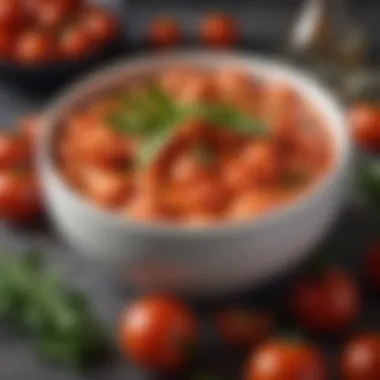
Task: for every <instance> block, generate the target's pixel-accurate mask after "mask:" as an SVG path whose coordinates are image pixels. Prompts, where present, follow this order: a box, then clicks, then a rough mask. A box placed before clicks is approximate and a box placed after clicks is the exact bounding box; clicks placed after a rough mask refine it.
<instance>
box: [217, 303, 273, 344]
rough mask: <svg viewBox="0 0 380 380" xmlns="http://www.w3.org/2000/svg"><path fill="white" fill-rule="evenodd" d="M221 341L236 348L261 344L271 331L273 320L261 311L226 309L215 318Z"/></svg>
mask: <svg viewBox="0 0 380 380" xmlns="http://www.w3.org/2000/svg"><path fill="white" fill-rule="evenodd" d="M215 324H216V328H217V331H218V333H219V335H220V336H221V338H222V339H223V341H225V342H227V343H229V344H231V345H232V346H236V347H250V346H253V345H256V344H258V343H260V342H262V341H263V340H264V339H265V338H267V337H268V336H269V334H270V333H271V331H272V329H273V325H274V321H273V318H272V317H271V316H270V315H269V314H268V313H267V312H264V311H261V310H248V309H227V310H223V311H221V312H219V313H218V314H217V315H216V317H215Z"/></svg>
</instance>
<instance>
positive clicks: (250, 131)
mask: <svg viewBox="0 0 380 380" xmlns="http://www.w3.org/2000/svg"><path fill="white" fill-rule="evenodd" d="M193 116H198V117H200V118H202V119H203V120H205V121H206V122H209V123H210V124H215V125H216V126H218V127H221V128H226V129H229V130H231V131H234V132H237V133H241V134H246V135H253V136H256V137H265V136H266V135H267V132H268V130H267V128H266V126H265V124H264V123H263V122H262V121H261V120H260V119H257V118H254V117H252V116H250V115H247V114H245V113H244V112H242V111H240V110H238V109H237V108H234V107H231V106H228V105H225V104H218V103H211V104H202V105H199V106H196V107H195V108H194V115H193Z"/></svg>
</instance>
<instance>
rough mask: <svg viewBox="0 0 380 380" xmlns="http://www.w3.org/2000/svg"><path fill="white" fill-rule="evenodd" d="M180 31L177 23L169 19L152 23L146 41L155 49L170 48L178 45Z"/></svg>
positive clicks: (164, 18) (161, 19) (158, 19)
mask: <svg viewBox="0 0 380 380" xmlns="http://www.w3.org/2000/svg"><path fill="white" fill-rule="evenodd" d="M180 39H181V31H180V28H179V25H178V23H177V22H176V21H175V20H173V19H171V18H169V17H159V18H157V19H155V20H153V21H152V23H151V24H150V26H149V30H148V41H149V43H150V44H151V45H152V46H155V47H172V46H175V45H177V44H178V43H179V41H180Z"/></svg>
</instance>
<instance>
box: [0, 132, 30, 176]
mask: <svg viewBox="0 0 380 380" xmlns="http://www.w3.org/2000/svg"><path fill="white" fill-rule="evenodd" d="M28 161H30V150H29V147H28V144H26V142H25V141H24V140H23V139H22V138H20V137H19V136H14V135H6V134H3V135H0V169H11V168H14V167H16V166H19V165H23V164H24V163H27V162H28Z"/></svg>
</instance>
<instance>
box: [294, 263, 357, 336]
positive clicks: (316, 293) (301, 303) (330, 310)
mask: <svg viewBox="0 0 380 380" xmlns="http://www.w3.org/2000/svg"><path fill="white" fill-rule="evenodd" d="M290 296H291V299H290V302H291V311H292V313H293V315H294V317H295V318H296V320H297V321H298V322H299V323H300V324H301V325H302V326H304V327H306V328H308V329H310V330H311V331H313V332H319V333H334V332H340V331H341V330H342V329H344V328H346V327H347V326H348V325H350V324H351V323H352V322H354V321H355V320H356V318H357V317H358V315H359V310H360V309H359V307H360V295H359V290H358V288H357V286H356V285H355V283H354V282H353V281H352V279H351V277H350V276H349V275H348V274H347V273H345V272H343V271H340V270H334V269H328V270H326V271H324V272H323V273H321V274H319V275H317V276H315V277H313V276H310V277H305V278H301V279H300V280H299V281H298V282H297V283H295V284H294V286H293V288H292V291H291V294H290Z"/></svg>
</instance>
